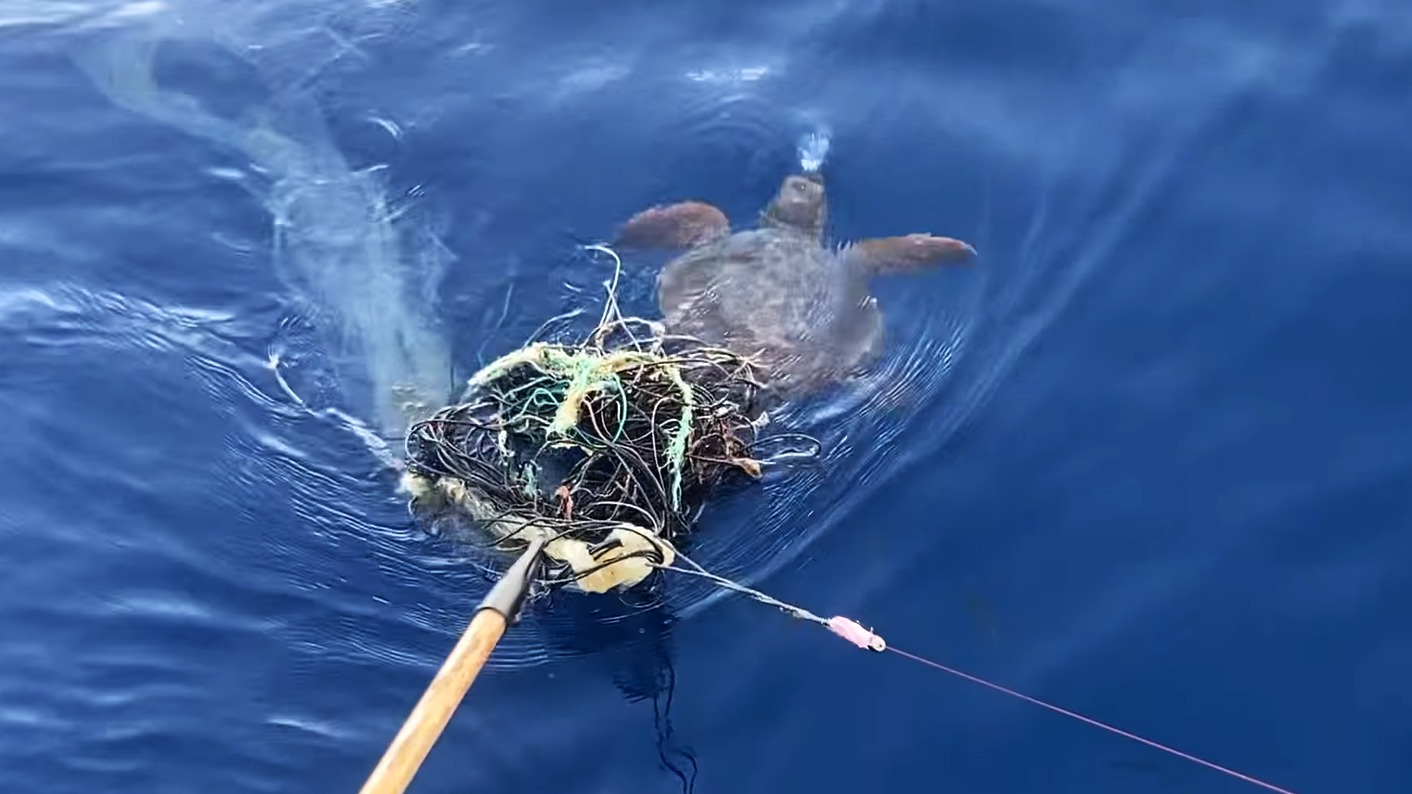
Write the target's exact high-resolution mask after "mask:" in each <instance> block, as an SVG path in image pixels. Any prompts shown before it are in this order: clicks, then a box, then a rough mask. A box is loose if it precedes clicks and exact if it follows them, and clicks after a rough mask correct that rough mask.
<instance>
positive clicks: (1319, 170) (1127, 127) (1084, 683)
mask: <svg viewBox="0 0 1412 794" xmlns="http://www.w3.org/2000/svg"><path fill="white" fill-rule="evenodd" d="M1409 85H1412V10H1409V7H1408V6H1406V5H1405V4H1399V3H1393V2H1389V1H1386V0H1327V1H1326V2H1282V3H1275V2H1272V1H1271V0H1265V2H1261V3H1255V4H1237V5H1229V4H1218V3H1152V4H1130V3H1118V2H1113V1H1112V0H1109V1H1108V2H1092V3H1068V4H1055V3H1045V2H1040V1H1039V0H1029V1H1028V2H1013V3H1001V4H996V3H994V2H979V1H978V0H960V1H958V2H930V3H922V2H917V1H916V0H912V1H910V2H907V1H898V2H891V3H884V2H878V1H877V0H851V1H849V0H836V1H835V0H815V1H814V2H790V1H786V2H776V3H770V4H758V3H757V4H749V3H731V4H713V3H706V2H702V1H701V0H685V1H684V2H676V3H626V2H624V3H609V4H571V3H565V2H538V1H527V2H520V3H495V4H493V3H483V2H463V3H449V2H413V1H412V0H406V1H405V2H397V0H382V1H375V0H363V2H353V3H342V4H339V3H330V2H319V1H318V0H283V2H271V0H255V1H253V2H247V3H240V4H233V3H225V2H215V0H135V1H134V2H129V3H108V2H97V1H96V0H95V1H94V2H35V0H4V2H0V107H3V108H4V110H5V113H4V117H5V122H4V124H3V125H0V262H3V265H0V329H3V333H4V340H5V341H4V344H3V345H0V357H3V358H0V418H2V420H3V422H4V428H3V437H4V438H5V439H6V445H5V448H6V452H7V454H5V455H4V456H3V457H0V570H3V572H4V576H3V577H2V578H0V635H3V637H4V641H3V642H0V787H2V788H3V789H4V790H6V791H14V792H46V793H47V792H54V793H55V794H62V793H63V792H90V791H94V790H103V791H111V792H144V794H157V793H160V792H182V793H183V794H184V793H186V792H193V791H205V792H217V791H219V792H295V791H301V792H302V791H330V792H332V791H355V790H356V789H357V787H358V786H359V785H360V784H361V782H362V781H363V779H364V777H365V776H366V774H367V773H368V772H369V771H370V769H371V768H372V765H373V764H374V763H375V762H376V760H377V758H378V756H379V755H380V754H381V752H382V750H383V748H384V747H385V745H386V743H387V741H388V740H389V739H390V738H391V737H392V735H393V734H394V733H395V731H396V730H397V728H398V726H399V725H400V723H401V720H402V719H403V718H404V717H405V715H406V713H407V711H408V710H409V709H410V708H411V706H412V704H413V703H414V702H415V700H416V698H417V697H418V696H419V695H420V693H421V690H422V687H423V686H425V684H426V682H427V681H428V680H429V679H430V677H431V675H432V673H433V672H434V671H435V669H436V666H437V665H438V664H439V663H440V661H441V659H442V657H443V655H444V654H445V653H446V652H447V651H448V650H449V649H450V647H451V645H452V644H453V643H454V641H455V639H456V636H457V635H458V634H459V632H460V631H461V630H462V628H463V627H464V625H465V623H466V620H467V619H468V618H469V615H470V612H471V610H472V609H473V608H474V606H475V604H476V603H477V601H478V600H479V598H480V597H481V596H482V595H483V594H484V592H485V591H486V589H487V588H488V580H487V578H486V577H485V576H484V575H483V574H482V572H481V571H479V570H478V569H477V568H476V566H475V565H473V564H472V563H471V562H470V561H469V560H468V558H467V556H466V554H465V552H464V551H463V550H462V549H459V548H457V546H456V544H454V543H449V542H447V541H446V540H445V539H442V538H435V537H428V536H427V535H426V534H425V533H424V532H422V531H421V530H420V529H419V528H418V527H416V526H415V525H414V524H413V523H412V522H411V520H410V517H409V516H408V513H407V511H406V508H405V498H404V496H403V495H401V494H399V493H398V491H397V487H396V486H397V472H396V468H395V464H396V462H397V460H398V458H399V455H400V440H399V437H398V433H397V432H396V428H397V423H398V421H399V417H400V416H401V412H400V409H399V406H398V401H399V399H401V398H402V396H403V395H405V393H406V392H405V390H404V387H410V388H411V389H412V390H414V391H417V392H419V393H423V394H437V393H444V392H446V391H449V390H450V389H451V388H452V384H454V383H455V382H456V381H458V380H459V379H461V378H464V377H465V376H466V375H467V374H468V373H469V372H471V371H473V370H474V368H475V367H476V366H477V365H478V364H479V363H483V362H484V361H486V360H488V359H489V358H490V357H493V356H495V355H498V354H499V353H502V352H505V351H506V350H509V349H511V348H513V347H515V346H516V345H517V344H519V342H520V341H522V340H523V339H524V338H526V337H527V336H528V335H530V334H531V333H532V332H533V331H534V330H535V329H536V328H537V327H538V326H539V325H540V324H541V323H543V322H544V321H545V320H547V319H549V318H551V317H553V316H556V315H559V314H562V313H564V312H569V311H573V310H575V309H583V310H586V311H588V312H589V313H590V314H592V313H594V312H596V307H597V306H598V301H599V300H600V299H601V293H602V285H603V282H604V281H605V280H606V279H607V278H608V277H609V275H610V272H609V270H608V269H607V268H606V267H605V264H604V262H603V261H602V260H601V258H593V257H589V256H586V255H585V254H584V253H583V252H582V251H581V250H580V249H579V248H578V246H579V245H580V244H581V243H584V242H592V241H596V240H601V239H605V238H606V237H608V236H610V235H611V233H612V231H613V229H614V228H615V226H616V224H618V223H620V222H621V221H622V220H623V219H625V218H626V217H628V216H629V215H631V214H632V213H633V212H635V211H637V210H638V209H641V208H643V207H645V206H648V205H650V204H653V203H659V202H667V201H676V200H681V199H686V198H697V199H701V200H706V201H711V202H713V203H716V204H717V205H718V206H720V207H722V208H723V209H724V210H726V211H727V212H728V213H729V214H730V215H731V216H732V217H733V218H734V219H736V220H737V221H739V222H742V223H747V222H748V221H749V220H750V218H751V217H752V216H753V214H754V213H755V212H756V211H757V210H758V209H759V207H760V206H761V205H762V204H763V202H764V201H765V200H767V198H768V197H769V195H770V194H771V193H772V192H773V190H774V188H775V186H776V185H777V184H778V182H779V180H780V178H781V177H782V176H784V175H785V174H786V173H788V172H789V171H790V170H791V169H792V168H796V167H797V165H798V158H799V145H800V142H801V141H802V140H805V139H807V138H808V136H810V135H817V136H821V137H822V138H825V139H827V141H828V153H827V157H826V159H825V162H824V171H825V173H826V175H827V179H828V184H829V189H830V201H831V210H832V219H831V224H830V231H831V233H832V235H833V236H834V237H835V238H837V239H852V238H857V237H863V236H870V235H884V234H901V233H907V232H912V231H930V232H934V233H937V234H945V235H951V236H956V237H961V238H963V239H966V240H968V241H970V242H972V243H973V244H974V245H975V246H976V247H977V248H978V249H979V251H980V258H979V259H978V260H977V261H976V262H975V263H974V264H973V265H972V266H970V267H968V268H964V269H948V270H945V271H938V272H934V273H927V274H921V275H915V276H910V277H906V278H901V277H899V278H895V279H891V280H888V281H886V282H880V283H879V284H878V287H877V295H878V297H879V300H880V302H881V304H882V306H883V307H884V310H885V313H886V316H887V335H888V352H887V356H886V360H885V361H884V362H883V363H882V364H881V365H880V367H879V370H878V372H876V373H875V374H874V375H873V376H872V377H870V378H869V379H867V380H866V381H865V382H864V383H862V384H859V385H858V386H857V387H856V388H854V389H852V390H850V391H849V392H847V393H840V394H836V395H831V396H829V397H828V398H827V399H825V400H822V401H820V402H817V403H812V404H809V405H805V406H798V407H796V408H794V409H792V410H790V411H787V412H785V414H783V415H782V416H781V418H780V420H779V421H781V422H783V423H785V424H786V425H791V426H797V427H799V428H801V429H806V430H808V431H810V432H813V433H816V434H817V435H819V436H820V437H821V439H822V440H823V441H824V442H825V447H826V453H825V455H824V456H823V458H822V459H821V460H820V461H818V462H817V463H814V464H811V465H801V466H799V467H797V468H795V469H793V470H790V471H785V472H779V473H777V474H775V475H773V476H772V477H771V478H770V479H769V480H768V481H767V482H766V483H764V484H763V485H762V486H761V487H760V488H758V489H756V490H755V491H753V492H748V493H745V494H741V495H737V496H733V497H732V498H731V499H729V500H728V501H727V502H726V503H723V504H721V505H718V506H717V508H716V509H713V510H712V511H710V512H709V513H708V515H707V516H706V517H705V518H704V519H703V525H702V528H701V530H700V534H699V543H700V548H701V557H702V559H703V561H704V562H707V563H708V564H709V565H710V566H711V567H712V568H713V569H715V570H718V571H720V572H721V573H723V574H726V575H729V576H733V577H736V578H739V579H741V580H742V581H745V582H747V583H749V584H751V585H753V586H755V587H759V588H761V589H763V590H764V591H766V592H769V593H771V594H772V595H775V596H777V597H779V598H782V599H785V600H788V601H791V602H794V603H798V604H800V605H802V606H805V607H807V608H809V609H812V610H814V611H817V612H821V613H823V614H844V615H849V616H852V617H855V618H857V619H859V620H861V621H863V622H865V623H867V624H868V625H871V626H875V627H876V628H877V630H878V631H879V632H880V633H881V634H882V635H883V636H885V637H886V638H887V639H888V640H889V642H891V643H892V644H893V645H895V646H897V647H899V648H902V649H905V650H907V651H909V652H912V653H916V654H921V655H923V656H927V657H930V658H933V659H936V660H938V661H941V662H944V663H946V664H950V665H954V666H957V667H960V668H961V669H963V670H966V671H967V672H970V673H973V674H976V675H981V676H984V677H986V678H989V679H992V680H995V681H997V682H999V683H1002V684H1004V685H1006V686H1010V687H1014V688H1017V689H1019V690H1021V691H1023V692H1026V693H1028V694H1031V695H1034V696H1037V697H1041V698H1045V699H1047V700H1052V701H1055V702H1057V703H1059V704H1061V705H1063V706H1065V707H1068V708H1071V709H1074V710H1076V711H1079V712H1081V713H1084V714H1087V715H1089V716H1092V717H1095V718H1097V719H1101V720H1104V721H1107V722H1111V723H1114V724H1116V725H1118V726H1121V727H1123V728H1125V729H1127V730H1131V731H1135V732H1137V733H1141V734H1143V735H1145V736H1148V737H1150V738H1151V739H1153V740H1156V741H1160V742H1164V743H1168V744H1171V745H1174V746H1176V747H1178V748H1180V749H1182V750H1184V751H1186V752H1189V753H1193V754H1196V755H1199V756H1202V757H1204V758H1208V759H1210V760H1212V761H1214V762H1217V763H1220V764H1225V765H1229V766H1233V767H1235V768H1237V769H1239V770H1241V771H1243V772H1245V773H1247V774H1250V775H1253V776H1256V777H1259V778H1262V779H1266V780H1269V781H1270V782H1271V783H1274V784H1277V785H1279V786H1282V787H1284V788H1287V789H1289V790H1292V791H1295V792H1299V794H1316V793H1317V792H1340V794H1343V793H1345V792H1400V791H1406V790H1408V789H1409V787H1412V760H1409V759H1408V756H1407V754H1406V752H1405V750H1406V747H1407V746H1408V745H1409V743H1412V718H1409V716H1408V715H1409V713H1412V684H1409V682H1408V679H1407V675H1406V672H1405V671H1406V670H1407V669H1409V667H1412V634H1409V633H1408V628H1407V627H1408V616H1409V608H1410V607H1412V571H1409V569H1408V562H1407V561H1408V560H1412V533H1409V530H1410V529H1412V488H1409V482H1412V371H1409V370H1408V369H1407V367H1406V366H1405V365H1404V363H1403V362H1404V358H1403V356H1404V355H1405V351H1404V346H1405V344H1406V342H1407V340H1408V339H1409V338H1412V313H1409V312H1408V310H1407V307H1408V306H1409V305H1412V277H1409V265H1412V225H1409V224H1408V223H1407V221H1406V218H1407V207H1408V206H1412V187H1409V186H1412V134H1409V133H1412V105H1409V104H1408V101H1407V86H1409ZM660 261H661V259H660V258H659V257H649V256H636V255H634V256H630V257H627V259H626V261H625V271H624V279H625V281H624V287H623V299H624V301H625V303H626V304H627V305H629V306H630V307H633V308H635V309H636V310H638V311H640V312H646V311H650V308H651V286H652V277H653V274H654V272H655V270H654V268H655V267H656V266H657V265H659V264H660ZM664 585H665V589H666V592H665V593H664V594H662V595H661V597H660V599H659V600H660V601H663V602H664V603H661V604H659V605H658V606H657V607H655V608H652V609H643V608H642V607H641V606H636V605H633V604H625V603H622V602H621V601H618V600H614V599H611V598H609V599H601V600H598V601H593V600H588V599H582V598H581V599H559V600H556V601H554V602H553V603H546V604H538V605H536V606H535V608H534V609H533V610H532V611H531V613H530V614H528V615H527V616H526V617H525V620H524V621H523V622H522V623H521V624H520V625H518V626H516V627H515V628H514V629H513V630H512V631H511V633H510V635H509V636H507V638H506V640H505V643H504V644H503V645H502V647H501V649H500V650H499V651H498V652H497V656H496V657H495V659H494V663H493V665H492V668H491V669H490V670H489V671H488V672H487V673H486V674H484V675H483V676H482V678H481V679H480V680H479V681H478V682H477V684H476V686H475V688H474V689H473V690H472V692H471V694H470V696H469V697H468V699H467V701H466V702H465V704H464V705H463V707H462V709H461V711H460V712H459V713H458V715H457V716H456V718H455V719H454V721H453V722H452V724H451V725H450V727H449V728H448V730H447V732H446V734H445V735H444V736H443V738H442V740H441V742H440V744H439V745H438V746H437V748H436V749H435V750H434V751H433V753H432V754H431V756H430V758H429V759H428V761H427V763H426V765H425V766H424V767H423V770H422V772H421V774H420V775H419V777H418V779H417V781H416V782H415V783H414V785H413V789H412V790H413V791H417V792H427V793H428V794H430V793H431V792H461V791H500V792H509V791H561V792H619V791H681V790H683V788H684V787H687V786H689V787H691V788H693V790H694V791H696V792H701V793H702V794H709V793H710V792H732V793H733V794H740V793H742V792H753V791H762V792H763V791H771V792H773V791H779V790H781V789H785V790H790V791H849V790H860V789H863V788H870V789H878V790H887V791H903V790H927V791H949V792H1007V793H1011V792H1015V793H1018V792H1053V791H1086V792H1114V793H1116V792H1123V793H1124V794H1129V793H1130V792H1175V791H1202V792H1242V791H1256V790H1258V789H1256V788H1254V787H1253V786H1251V785H1250V784H1248V783H1243V782H1240V781H1238V780H1233V779H1230V778H1227V777H1224V776H1222V775H1219V774H1217V773H1216V772H1213V771H1211V770H1209V769H1205V768H1202V767H1200V766H1197V765H1194V764H1191V763H1188V762H1184V761H1181V760H1179V759H1175V758H1172V757H1170V756H1166V755H1163V754H1160V753H1158V752H1156V751H1154V750H1152V749H1150V748H1147V747H1144V746H1142V745H1140V744H1136V743H1133V742H1129V741H1126V740H1124V739H1121V738H1118V737H1115V736H1112V735H1110V734H1107V733H1104V732H1102V731H1099V730H1097V729H1094V728H1092V727H1091V726H1087V725H1084V724H1081V723H1078V722H1075V721H1071V720H1066V719H1064V718H1062V717H1059V716H1057V715H1054V714H1052V713H1049V712H1046V711H1043V710H1041V709H1038V708H1036V707H1034V706H1032V705H1029V704H1026V703H1022V702H1018V701H1015V700H1012V699H1009V698H1006V697H1004V696H1002V695H1000V694H997V693H995V692H992V691H988V690H986V689H984V688H981V687H977V686H975V685H973V684H970V683H967V682H965V681H961V680H958V679H955V678H953V677H949V676H946V675H944V674H942V673H939V672H936V671H933V670H930V669H928V668H926V667H923V666H921V665H917V664H913V663H910V662H908V661H907V660H905V659H903V658H901V657H898V656H895V655H883V656H879V655H874V654H871V653H868V652H864V651H858V650H855V649H852V648H850V647H848V646H847V645H845V644H843V643H842V642H840V641H839V640H837V639H835V638H833V637H831V636H829V635H828V634H827V633H826V632H824V631H822V630H820V629H818V628H817V627H813V626H810V625H808V624H804V623H801V622H797V621H792V620H791V619H789V618H788V617H786V616H784V615H782V614H780V613H779V612H777V611H774V610H772V609H769V608H767V607H764V606H761V605H758V604H754V603H751V602H748V601H745V600H742V599H740V598H738V597H733V596H727V597H722V596H720V595H718V594H713V593H712V592H711V591H710V590H709V589H708V588H706V587H705V586H704V585H702V584H701V583H699V582H694V581H680V582H674V581H668V582H665V583H664ZM1399 671H1403V672H1399ZM683 780H685V781H686V782H685V783H684V782H683Z"/></svg>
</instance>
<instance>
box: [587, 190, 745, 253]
mask: <svg viewBox="0 0 1412 794" xmlns="http://www.w3.org/2000/svg"><path fill="white" fill-rule="evenodd" d="M729 231H730V222H729V221H727V220H726V215H725V213H723V212H721V211H720V210H718V209H716V208H715V207H713V206H711V205H710V204H706V203H703V202H700V201H683V202H680V203H678V204H669V205H667V206H665V207H661V206H659V207H652V208H650V209H645V210H643V211H642V212H639V213H637V214H636V215H634V216H632V217H631V218H629V219H628V222H627V223H625V224H623V228H622V229H620V230H619V231H618V236H617V238H616V239H614V240H613V245H614V246H615V247H621V248H690V247H692V246H697V245H701V244H703V243H708V242H710V241H712V240H715V239H717V238H720V237H722V236H724V235H725V234H726V233H727V232H729Z"/></svg>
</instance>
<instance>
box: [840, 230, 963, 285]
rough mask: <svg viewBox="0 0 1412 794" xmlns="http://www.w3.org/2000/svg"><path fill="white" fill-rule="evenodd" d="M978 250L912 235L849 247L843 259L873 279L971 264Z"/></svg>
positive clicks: (879, 239)
mask: <svg viewBox="0 0 1412 794" xmlns="http://www.w3.org/2000/svg"><path fill="white" fill-rule="evenodd" d="M975 255H976V249H974V248H972V247H971V245H970V243H965V242H962V241H960V240H956V239H953V238H951V237H937V236H935V235H931V234H908V235H904V236H902V237H874V238H870V239H867V240H859V241H858V242H856V243H854V244H852V245H850V246H848V247H847V248H845V249H844V250H843V256H844V258H845V259H846V260H847V261H848V263H849V264H850V265H852V266H854V267H856V268H858V269H859V270H861V271H862V272H864V273H868V274H870V275H886V274H890V273H906V272H908V271H912V270H920V269H922V268H925V267H931V266H933V265H941V264H961V263H964V262H970V261H971V259H972V258H974V257H975Z"/></svg>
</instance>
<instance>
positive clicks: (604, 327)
mask: <svg viewBox="0 0 1412 794" xmlns="http://www.w3.org/2000/svg"><path fill="white" fill-rule="evenodd" d="M603 250H606V249H603ZM608 253H610V254H611V253H612V252H611V251H608ZM613 258H614V260H615V262H617V267H618V268H619V269H620V268H621V262H618V261H617V257H616V255H614V257H613ZM616 273H617V271H616V270H615V277H614V279H613V282H612V285H611V286H610V287H609V291H608V298H607V301H606V303H605V307H604V310H603V314H602V317H601V318H600V321H599V323H598V325H597V327H596V328H594V329H593V331H592V332H591V333H589V334H588V335H587V337H586V338H585V339H583V340H582V341H580V342H578V343H574V344H556V343H549V342H533V343H531V344H529V345H527V346H525V347H522V348H520V349H519V350H515V351H513V352H511V353H509V354H507V355H505V356H502V357H501V358H499V359H498V360H496V361H493V362H491V363H490V364H488V365H487V366H485V367H484V368H483V369H481V370H480V371H479V372H477V373H476V374H475V375H474V376H473V377H472V378H471V379H470V381H469V384H468V387H467V389H466V392H465V394H464V395H463V396H462V398H461V401H460V402H459V403H457V404H455V405H450V406H447V407H444V408H442V409H440V410H438V411H437V412H436V413H435V414H433V415H432V416H430V417H429V418H427V419H425V420H422V421H420V422H417V423H416V424H414V425H413V426H412V427H411V429H410V431H409V432H408V437H407V472H406V474H405V476H404V484H405V485H406V487H407V489H408V490H409V491H410V492H411V493H412V495H413V497H414V505H420V506H422V507H432V508H438V507H440V508H453V509H457V510H460V511H463V512H464V513H466V514H468V515H469V516H470V517H471V518H472V519H474V521H475V522H476V523H477V524H479V525H480V527H482V528H483V529H484V530H485V531H486V532H487V533H488V536H489V538H490V544H491V545H493V546H494V547H496V548H498V549H502V550H505V551H507V552H513V551H518V550H520V549H523V548H524V547H525V546H527V545H528V544H529V543H530V542H532V541H534V540H536V539H540V538H542V539H544V540H546V541H547V544H546V546H545V549H544V550H545V554H546V556H547V557H548V559H549V560H550V562H551V563H552V567H551V570H550V573H549V575H548V578H547V579H546V580H545V581H546V583H547V584H550V585H571V586H573V587H575V588H576V589H579V590H582V591H586V592H595V593H601V592H606V591H608V590H611V589H613V588H621V587H632V586H633V585H636V584H638V583H640V582H642V581H643V580H645V579H646V578H647V577H648V576H649V575H650V574H651V573H652V572H653V570H654V569H655V568H657V567H665V566H670V565H671V564H672V562H673V560H674V558H675V557H676V556H677V552H676V550H675V548H674V546H673V541H675V540H677V539H679V538H681V537H682V536H683V535H685V534H686V533H688V532H689V531H690V529H691V526H692V524H693V522H694V520H695V517H696V515H698V514H699V512H700V509H701V507H703V506H704V504H705V502H706V500H707V499H708V498H709V496H710V495H711V493H712V492H713V491H714V490H715V489H716V488H717V487H718V486H720V485H721V484H723V483H725V482H726V481H727V480H728V479H729V478H732V477H745V478H758V477H759V476H760V474H761V464H760V461H759V460H758V459H757V458H756V456H755V455H754V452H753V450H754V447H755V441H756V431H757V429H758V427H759V426H760V425H762V424H763V419H764V415H763V413H762V412H761V411H759V406H758V404H757V402H758V398H759V395H760V390H761V384H760V383H759V382H758V381H757V380H756V377H755V375H756V372H755V367H754V366H753V365H752V364H751V362H750V361H749V360H748V359H746V358H744V357H742V356H739V355H737V354H735V353H733V352H731V351H730V350H727V349H724V348H721V347H718V346H713V345H709V344H705V343H702V342H700V341H698V340H695V339H691V338H687V337H678V336H670V335H667V334H666V333H664V332H663V330H662V329H661V328H660V326H658V325H657V324H655V323H652V322H649V321H645V320H642V319H638V318H629V317H624V316H623V315H622V314H621V312H620V311H619V310H618V308H617V304H616V298H615V291H616V286H617V275H616Z"/></svg>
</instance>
